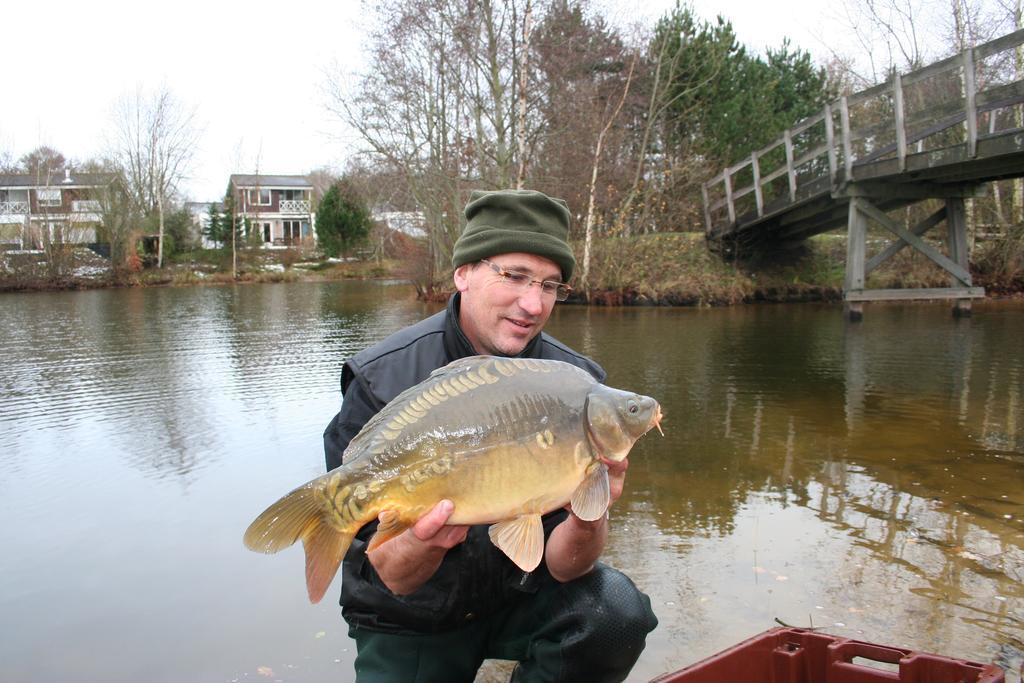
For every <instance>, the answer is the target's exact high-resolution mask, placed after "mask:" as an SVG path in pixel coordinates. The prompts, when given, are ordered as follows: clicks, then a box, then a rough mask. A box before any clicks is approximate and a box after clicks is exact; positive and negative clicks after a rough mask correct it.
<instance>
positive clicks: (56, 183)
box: [0, 172, 114, 187]
mask: <svg viewBox="0 0 1024 683" xmlns="http://www.w3.org/2000/svg"><path fill="white" fill-rule="evenodd" d="M113 179H114V174H113V173H74V172H71V173H66V174H65V173H62V172H58V173H54V174H53V175H51V176H50V178H49V179H48V180H47V178H45V177H42V178H40V177H39V176H37V175H36V174H35V173H0V187H98V186H102V185H107V184H108V183H110V181H112V180H113Z"/></svg>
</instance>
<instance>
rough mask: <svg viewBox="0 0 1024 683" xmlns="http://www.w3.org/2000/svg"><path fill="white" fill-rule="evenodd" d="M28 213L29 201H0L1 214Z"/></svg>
mask: <svg viewBox="0 0 1024 683" xmlns="http://www.w3.org/2000/svg"><path fill="white" fill-rule="evenodd" d="M27 213H28V202H0V216H7V215H12V214H13V215H22V216H24V215H25V214H27Z"/></svg>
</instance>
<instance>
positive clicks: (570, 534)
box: [544, 458, 629, 582]
mask: <svg viewBox="0 0 1024 683" xmlns="http://www.w3.org/2000/svg"><path fill="white" fill-rule="evenodd" d="M601 462H603V463H604V464H605V466H606V467H607V468H608V486H609V490H610V494H611V495H610V496H609V497H610V500H609V503H608V504H609V506H610V505H611V504H612V503H614V502H615V501H617V500H618V499H619V497H620V496H621V495H622V489H623V487H624V486H625V484H626V470H627V469H628V468H629V460H628V459H625V458H624V459H622V460H621V461H615V460H608V459H605V458H601ZM607 540H608V515H607V514H605V515H603V516H602V517H601V518H600V519H596V520H594V521H593V522H585V521H583V520H582V519H580V518H579V517H577V516H576V515H574V514H573V512H572V509H571V508H570V510H569V516H568V517H567V518H566V519H565V521H564V522H562V523H561V524H559V525H558V526H556V527H555V529H554V531H552V532H551V536H550V537H548V542H547V545H546V546H545V548H544V561H545V562H546V563H547V566H548V571H549V572H551V576H553V577H554V578H555V579H556V580H557V581H562V582H565V581H572V580H573V579H576V578H579V577H581V576H583V575H584V574H586V573H587V572H589V571H590V570H591V569H593V568H594V563H595V562H597V558H599V557H600V556H601V553H602V552H604V544H605V542H606V541H607Z"/></svg>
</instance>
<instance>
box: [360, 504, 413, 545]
mask: <svg viewBox="0 0 1024 683" xmlns="http://www.w3.org/2000/svg"><path fill="white" fill-rule="evenodd" d="M378 519H379V520H380V521H379V523H378V524H377V532H376V533H375V534H374V535H373V537H372V538H371V539H370V542H369V544H367V546H366V552H370V551H371V550H376V549H377V548H378V547H380V545H381V544H382V543H384V542H385V541H390V540H391V539H392V538H394V537H395V536H398V535H399V534H400V533H402V532H403V531H405V530H406V529H408V528H409V527H411V526H412V522H410V521H408V520H405V519H402V517H401V515H399V514H398V513H397V512H395V511H394V510H384V511H383V512H381V513H380V515H379V516H378Z"/></svg>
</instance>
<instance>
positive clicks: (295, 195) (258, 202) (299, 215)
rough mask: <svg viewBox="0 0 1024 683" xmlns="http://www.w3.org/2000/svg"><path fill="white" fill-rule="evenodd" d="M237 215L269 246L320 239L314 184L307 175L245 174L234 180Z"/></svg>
mask: <svg viewBox="0 0 1024 683" xmlns="http://www.w3.org/2000/svg"><path fill="white" fill-rule="evenodd" d="M229 186H230V192H231V194H232V196H233V197H234V199H235V211H236V215H237V216H240V217H242V218H245V219H246V220H247V221H248V224H249V226H250V227H249V229H250V230H254V231H255V232H256V234H257V235H259V237H260V240H261V241H262V242H263V246H265V247H284V246H290V245H294V244H301V243H312V242H315V241H316V213H315V212H314V211H313V184H312V183H311V182H310V181H309V178H307V177H306V176H304V175H262V174H261V175H242V174H234V175H232V176H231V179H230V183H229Z"/></svg>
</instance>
